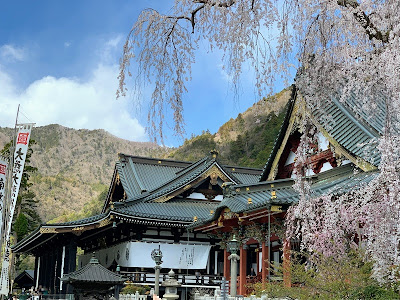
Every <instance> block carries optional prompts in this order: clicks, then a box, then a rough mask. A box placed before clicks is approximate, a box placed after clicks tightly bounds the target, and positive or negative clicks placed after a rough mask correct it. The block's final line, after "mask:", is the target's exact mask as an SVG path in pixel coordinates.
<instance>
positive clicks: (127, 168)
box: [116, 154, 261, 199]
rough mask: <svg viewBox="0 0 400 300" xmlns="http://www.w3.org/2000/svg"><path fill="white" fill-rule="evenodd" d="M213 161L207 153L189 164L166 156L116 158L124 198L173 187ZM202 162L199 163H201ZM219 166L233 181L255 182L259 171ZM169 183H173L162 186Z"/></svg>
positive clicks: (140, 196)
mask: <svg viewBox="0 0 400 300" xmlns="http://www.w3.org/2000/svg"><path fill="white" fill-rule="evenodd" d="M214 161H215V162H216V161H217V160H216V159H214V158H211V157H210V156H206V157H204V158H203V159H202V160H200V161H198V162H195V163H191V162H183V161H173V160H166V159H160V160H159V159H153V158H145V157H137V156H129V155H125V154H120V161H118V162H117V163H116V168H117V170H118V174H119V175H120V180H121V182H122V185H123V187H124V190H125V192H126V194H127V197H128V199H138V198H142V197H143V195H144V194H145V195H147V194H146V192H152V193H154V191H156V190H160V188H161V187H163V188H167V189H168V188H172V189H173V188H175V187H176V186H179V185H180V184H183V182H186V181H187V180H189V181H190V180H191V179H192V178H194V177H196V176H198V174H201V172H203V171H204V170H206V168H205V164H208V163H213V162H214ZM202 164H203V165H202ZM219 166H220V167H221V168H222V169H223V170H224V171H225V172H226V173H227V174H228V175H229V177H231V178H232V179H233V180H234V181H235V182H236V183H247V184H249V183H254V182H257V181H258V177H259V174H260V173H261V170H259V169H252V168H243V167H231V166H222V165H220V164H219ZM171 184H173V185H174V186H170V187H166V186H167V185H171Z"/></svg>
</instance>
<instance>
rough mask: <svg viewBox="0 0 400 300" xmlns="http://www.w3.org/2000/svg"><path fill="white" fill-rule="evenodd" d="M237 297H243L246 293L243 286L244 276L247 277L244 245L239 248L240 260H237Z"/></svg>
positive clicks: (244, 283) (244, 282)
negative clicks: (238, 277)
mask: <svg viewBox="0 0 400 300" xmlns="http://www.w3.org/2000/svg"><path fill="white" fill-rule="evenodd" d="M239 266H240V267H239V268H240V269H239V276H240V279H239V295H244V294H245V293H246V288H245V285H246V283H247V281H246V275H247V250H246V249H244V245H241V246H240V260H239Z"/></svg>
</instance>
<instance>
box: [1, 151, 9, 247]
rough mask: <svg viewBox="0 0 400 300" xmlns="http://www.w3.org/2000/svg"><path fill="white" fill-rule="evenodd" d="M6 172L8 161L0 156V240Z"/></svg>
mask: <svg viewBox="0 0 400 300" xmlns="http://www.w3.org/2000/svg"><path fill="white" fill-rule="evenodd" d="M7 172H8V162H7V161H6V159H5V158H4V157H1V156H0V241H1V237H2V234H3V232H2V230H3V209H4V203H5V202H4V201H5V196H6V178H7Z"/></svg>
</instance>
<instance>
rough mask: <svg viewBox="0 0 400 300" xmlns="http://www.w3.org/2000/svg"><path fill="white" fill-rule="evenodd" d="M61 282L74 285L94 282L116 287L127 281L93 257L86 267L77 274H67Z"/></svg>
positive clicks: (76, 272)
mask: <svg viewBox="0 0 400 300" xmlns="http://www.w3.org/2000/svg"><path fill="white" fill-rule="evenodd" d="M61 280H62V281H66V282H68V283H72V284H73V283H75V282H93V283H96V284H114V285H115V284H122V283H123V282H124V281H126V278H124V277H123V276H121V275H118V274H116V273H114V272H112V271H110V270H108V269H107V268H105V267H103V266H102V265H101V264H100V263H99V261H98V259H97V258H95V257H92V258H91V259H90V261H89V263H88V264H87V265H86V266H84V267H82V268H81V269H79V270H77V271H75V272H72V273H69V274H65V275H64V276H63V277H62V278H61Z"/></svg>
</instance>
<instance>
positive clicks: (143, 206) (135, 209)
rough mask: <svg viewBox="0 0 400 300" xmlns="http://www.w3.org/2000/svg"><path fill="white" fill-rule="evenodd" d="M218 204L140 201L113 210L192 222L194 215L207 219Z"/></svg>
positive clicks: (122, 213)
mask: <svg viewBox="0 0 400 300" xmlns="http://www.w3.org/2000/svg"><path fill="white" fill-rule="evenodd" d="M216 205H217V203H215V202H207V201H194V200H189V199H179V200H178V199H174V200H171V201H168V202H164V203H157V202H138V203H133V204H132V205H128V206H122V207H117V208H116V209H115V210H113V214H116V215H120V216H129V217H132V216H135V217H141V218H152V219H154V220H157V221H161V220H164V221H165V220H174V221H184V222H191V221H193V217H194V216H196V217H198V218H199V219H206V218H207V217H208V216H209V215H210V211H213V210H214V208H215V206H216Z"/></svg>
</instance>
